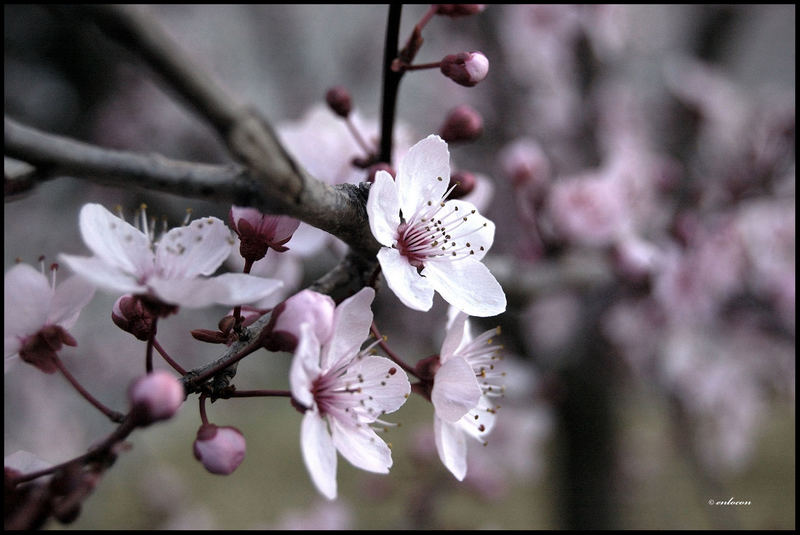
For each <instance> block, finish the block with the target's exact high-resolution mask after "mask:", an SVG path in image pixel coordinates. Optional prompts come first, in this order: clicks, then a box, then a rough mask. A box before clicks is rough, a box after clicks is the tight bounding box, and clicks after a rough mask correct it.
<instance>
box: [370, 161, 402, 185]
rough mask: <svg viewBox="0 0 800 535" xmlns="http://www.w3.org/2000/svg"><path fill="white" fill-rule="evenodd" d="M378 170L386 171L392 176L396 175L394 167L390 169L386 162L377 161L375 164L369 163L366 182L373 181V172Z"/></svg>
mask: <svg viewBox="0 0 800 535" xmlns="http://www.w3.org/2000/svg"><path fill="white" fill-rule="evenodd" d="M378 171H386V172H387V173H389V174H390V175H392V178H394V177H396V176H397V173H396V172H395V170H394V169H392V166H391V165H389V164H388V163H386V162H378V163H376V164H373V165H371V166H370V167H369V169H367V172H368V173H369V176H367V182H375V173H377V172H378Z"/></svg>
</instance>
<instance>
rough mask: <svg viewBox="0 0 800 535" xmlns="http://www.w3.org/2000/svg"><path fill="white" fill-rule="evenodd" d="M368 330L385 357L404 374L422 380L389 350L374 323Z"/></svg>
mask: <svg viewBox="0 0 800 535" xmlns="http://www.w3.org/2000/svg"><path fill="white" fill-rule="evenodd" d="M369 330H370V331H371V332H372V334H373V335H374V336H375V338H377V339H378V345H379V346H381V349H383V350H384V351H385V352H386V355H387V356H388V357H389V358H390V359H392V361H393V362H394V363H395V364H397V365H398V366H400V367H401V368H403V369H404V370H405V371H406V373H410V374H411V375H413V376H414V377H416V378H417V379H420V380H421V379H422V378H421V377H420V376H419V375H417V372H416V371H415V370H414V368H412V367H411V366H409V365H408V364H406V363H405V362H404V361H403V359H401V358H400V357H398V356H397V354H396V353H395V352H394V351H392V350H391V349H390V348H389V345H388V344H387V343H386V339H385V338H384V337H383V335H382V334H381V333H380V331H379V330H378V326H377V325H375V322H374V321H373V322H372V325H370V327H369Z"/></svg>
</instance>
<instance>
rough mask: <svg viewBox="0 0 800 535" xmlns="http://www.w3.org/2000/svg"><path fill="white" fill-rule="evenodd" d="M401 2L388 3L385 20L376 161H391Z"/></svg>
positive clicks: (401, 75) (397, 80)
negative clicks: (378, 151) (395, 63)
mask: <svg viewBox="0 0 800 535" xmlns="http://www.w3.org/2000/svg"><path fill="white" fill-rule="evenodd" d="M402 10H403V5H402V4H389V17H388V20H387V22H386V44H385V48H384V53H383V96H382V102H381V141H380V143H381V145H380V153H379V155H378V161H381V162H386V163H391V161H392V133H393V131H394V116H395V110H396V108H397V90H398V87H399V85H400V80H401V79H402V78H403V72H402V71H401V72H396V71H394V70H392V62H393V61H394V60H395V58H397V46H398V45H397V42H398V38H399V35H400V15H401V14H402Z"/></svg>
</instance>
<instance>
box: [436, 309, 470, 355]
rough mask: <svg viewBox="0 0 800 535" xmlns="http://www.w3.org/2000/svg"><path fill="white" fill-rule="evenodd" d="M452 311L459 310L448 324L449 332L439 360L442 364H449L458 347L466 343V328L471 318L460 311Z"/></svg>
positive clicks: (445, 337)
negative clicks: (448, 361)
mask: <svg viewBox="0 0 800 535" xmlns="http://www.w3.org/2000/svg"><path fill="white" fill-rule="evenodd" d="M450 308H451V310H457V311H458V312H457V313H456V314H455V315H454V316H453V317H452V318H451V319H450V320H449V321H448V322H447V332H446V334H445V336H444V341H443V342H442V350H441V351H440V352H439V360H440V361H441V362H442V363H445V362H447V360H448V359H449V358H450V357H451V356H452V355H453V353H455V352H456V350H457V349H458V347H459V346H460V345H461V343H462V342H463V341H464V335H465V329H464V327H465V326H466V324H467V319H468V318H469V316H467V315H466V314H464V313H463V312H461V311H460V310H458V309H456V308H454V307H450Z"/></svg>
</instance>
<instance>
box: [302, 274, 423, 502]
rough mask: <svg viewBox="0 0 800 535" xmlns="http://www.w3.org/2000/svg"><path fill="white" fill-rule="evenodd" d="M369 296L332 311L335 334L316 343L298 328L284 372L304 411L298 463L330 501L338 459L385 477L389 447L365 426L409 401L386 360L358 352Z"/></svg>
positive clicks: (399, 375)
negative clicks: (297, 340) (289, 362)
mask: <svg viewBox="0 0 800 535" xmlns="http://www.w3.org/2000/svg"><path fill="white" fill-rule="evenodd" d="M374 297H375V291H374V290H373V289H372V288H364V289H362V290H360V291H359V292H358V293H357V294H355V295H354V296H352V297H350V298H348V299H346V300H344V301H342V303H341V304H340V305H339V306H338V307H336V310H335V312H334V318H333V330H332V332H331V335H330V337H329V339H328V340H326V341H324V342H320V341H319V340H318V339H317V336H316V334H315V332H314V326H313V325H312V324H311V323H308V322H306V323H303V324H302V327H301V336H300V342H299V343H298V345H297V349H296V351H295V354H294V360H293V361H292V367H291V370H290V372H289V382H290V384H291V389H292V396H293V397H294V399H295V401H296V402H298V403H300V404H303V405H304V406H306V407H307V410H306V412H305V415H304V416H303V423H302V426H301V431H300V443H301V448H302V452H303V460H304V461H305V464H306V468H307V469H308V471H309V474H310V475H311V479H312V481H313V482H314V484H315V485H316V487H317V489H318V490H319V491H320V492H321V493H322V494H323V495H324V496H325V497H327V498H328V499H331V500H332V499H334V498H336V451H337V450H338V451H339V453H341V454H342V456H343V457H344V458H345V459H347V460H348V461H350V462H351V463H352V464H353V465H354V466H356V467H358V468H361V469H362V470H367V471H369V472H376V473H382V474H385V473H388V472H389V468H390V467H391V466H392V455H391V450H390V448H389V446H388V445H387V444H386V443H385V442H384V441H383V440H381V439H380V437H378V435H377V434H376V433H375V430H374V429H373V428H372V427H371V424H378V425H384V426H385V425H387V424H386V422H382V421H381V420H380V419H379V418H380V417H381V416H382V415H383V414H386V413H389V412H393V411H395V410H397V409H398V408H400V406H401V405H402V404H403V403H404V402H405V400H406V399H407V398H408V395H409V393H410V392H411V385H410V384H409V382H408V377H407V376H406V374H405V372H403V370H401V369H399V368H398V366H397V365H395V364H394V363H393V362H392V361H390V360H389V359H386V358H383V357H378V356H373V355H370V354H368V351H369V348H367V349H365V350H361V349H360V348H361V344H362V343H363V341H364V340H365V339H366V338H367V336H368V334H369V328H370V325H371V323H372V311H371V310H370V305H371V304H372V300H373V298H374Z"/></svg>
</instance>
